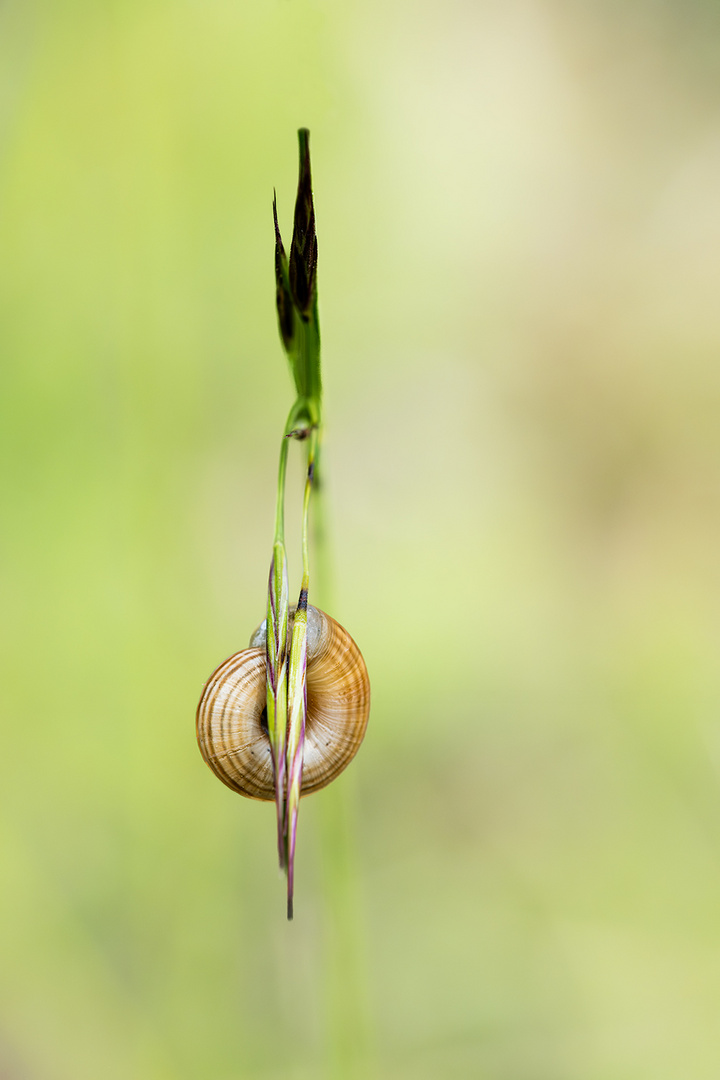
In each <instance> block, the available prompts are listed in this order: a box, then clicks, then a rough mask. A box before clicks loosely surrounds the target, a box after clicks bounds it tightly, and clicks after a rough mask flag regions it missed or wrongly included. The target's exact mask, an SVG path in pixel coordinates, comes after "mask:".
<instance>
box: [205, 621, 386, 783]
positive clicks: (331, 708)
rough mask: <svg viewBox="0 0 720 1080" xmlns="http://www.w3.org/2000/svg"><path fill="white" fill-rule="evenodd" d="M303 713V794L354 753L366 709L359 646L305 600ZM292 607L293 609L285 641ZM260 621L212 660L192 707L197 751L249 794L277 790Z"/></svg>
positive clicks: (366, 684) (338, 769)
mask: <svg viewBox="0 0 720 1080" xmlns="http://www.w3.org/2000/svg"><path fill="white" fill-rule="evenodd" d="M307 610H308V629H307V720H306V723H305V747H304V753H303V778H302V794H303V795H308V794H309V793H310V792H311V791H317V790H318V789H319V788H322V787H325V785H326V784H329V783H330V781H331V780H334V779H335V777H336V776H338V775H339V773H341V772H342V770H343V769H344V768H345V766H346V765H348V764H349V763H350V761H352V759H353V757H354V756H355V754H356V753H357V751H358V748H359V746H360V743H361V742H362V740H363V736H364V735H365V728H366V727H367V721H368V715H369V713H370V680H369V679H368V673H367V668H366V667H365V661H364V660H363V658H362V654H361V652H360V650H359V649H358V647H357V645H356V644H355V642H354V641H353V639H352V638H351V637H350V635H349V634H348V632H347V630H345V629H344V628H343V627H342V626H341V625H340V623H338V622H336V621H335V619H332V618H331V617H330V616H329V615H326V614H325V612H324V611H320V610H319V608H314V607H311V606H308V609H307ZM294 613H295V609H294V608H291V609H290V615H289V620H288V641H289V640H290V634H291V632H292V622H293V617H294ZM265 635H266V629H265V623H264V622H263V623H261V625H260V626H259V627H258V628H257V630H256V631H255V633H254V634H253V636H252V638H251V639H250V646H251V647H250V648H249V649H243V650H242V652H238V653H235V655H234V656H231V657H230V658H229V659H228V660H226V661H225V663H224V664H221V665H220V667H218V668H216V669H215V671H214V672H213V673H212V675H211V676H210V678H209V679H208V681H207V682H206V684H205V688H204V690H203V693H202V697H201V698H200V704H199V705H198V709H197V740H198V745H199V747H200V753H201V754H202V756H203V757H204V759H205V761H206V762H207V763H208V765H209V766H210V768H211V769H212V771H213V772H214V773H215V775H216V776H217V777H218V778H219V779H220V780H222V782H223V783H224V784H227V786H228V787H229V788H232V789H233V791H237V792H239V793H240V794H241V795H245V796H247V797H248V798H249V799H267V800H272V799H274V798H275V782H274V778H273V767H272V753H271V750H270V740H269V738H268V733H267V721H266V694H267V690H266V674H265V663H266V661H265Z"/></svg>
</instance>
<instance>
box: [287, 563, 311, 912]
mask: <svg viewBox="0 0 720 1080" xmlns="http://www.w3.org/2000/svg"><path fill="white" fill-rule="evenodd" d="M289 699H290V711H289V718H288V740H287V766H288V795H287V816H286V822H285V825H286V843H287V877H288V880H287V917H288V919H292V917H293V891H294V887H295V842H296V838H297V819H298V809H299V806H300V791H301V788H302V771H303V753H304V748H305V721H306V719H307V579H306V578H303V587H302V589H301V590H300V600H299V602H298V606H297V611H296V613H295V623H294V626H293V636H292V645H291V649H290V679H289Z"/></svg>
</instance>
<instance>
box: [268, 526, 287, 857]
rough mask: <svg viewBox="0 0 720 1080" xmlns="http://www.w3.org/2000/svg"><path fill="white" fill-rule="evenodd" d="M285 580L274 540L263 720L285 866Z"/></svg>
mask: <svg viewBox="0 0 720 1080" xmlns="http://www.w3.org/2000/svg"><path fill="white" fill-rule="evenodd" d="M287 624H288V581H287V561H286V559H285V549H284V546H283V545H282V544H281V543H276V544H275V547H274V549H273V558H272V563H271V565H270V582H269V588H268V612H267V623H266V626H267V633H266V645H265V656H266V669H267V700H266V704H267V720H268V736H269V739H270V749H271V753H272V763H273V773H274V779H275V807H276V812H277V837H278V859H279V862H280V867H281V868H284V867H285V865H286V854H287V845H286V753H287Z"/></svg>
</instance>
